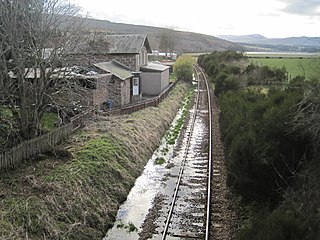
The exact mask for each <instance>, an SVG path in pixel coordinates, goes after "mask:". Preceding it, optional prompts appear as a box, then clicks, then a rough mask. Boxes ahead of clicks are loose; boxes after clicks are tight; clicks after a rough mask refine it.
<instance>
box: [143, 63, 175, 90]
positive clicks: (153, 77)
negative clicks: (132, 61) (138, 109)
mask: <svg viewBox="0 0 320 240" xmlns="http://www.w3.org/2000/svg"><path fill="white" fill-rule="evenodd" d="M169 68H170V67H168V66H164V65H162V64H158V63H149V64H148V65H146V66H142V67H141V68H140V70H141V90H142V94H143V95H150V96H155V95H159V94H160V93H161V92H162V91H164V90H165V89H166V88H168V87H169V85H170V80H169V75H170V73H169Z"/></svg>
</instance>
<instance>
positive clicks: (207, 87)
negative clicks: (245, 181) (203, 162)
mask: <svg viewBox="0 0 320 240" xmlns="http://www.w3.org/2000/svg"><path fill="white" fill-rule="evenodd" d="M194 69H195V70H196V74H197V77H198V88H197V96H196V102H195V107H194V109H195V113H194V115H193V118H192V123H191V127H190V134H189V136H188V140H187V144H186V151H185V153H184V156H183V161H182V163H181V168H180V171H179V177H178V180H177V184H176V188H175V192H174V195H173V199H172V202H171V206H170V210H169V213H168V217H167V220H166V224H165V227H164V230H163V234H162V240H165V239H166V236H167V233H168V229H169V224H170V221H171V217H172V214H173V211H174V206H175V203H176V199H177V196H178V192H179V186H180V182H181V178H182V174H183V171H184V167H185V163H186V159H187V155H188V152H189V147H190V141H191V135H192V132H193V129H194V125H195V121H196V117H197V111H198V108H199V99H200V81H199V80H200V75H202V79H203V81H204V82H205V86H206V90H207V97H208V114H209V119H208V124H209V149H208V181H207V187H208V192H207V208H206V229H205V239H206V240H209V235H210V234H209V233H210V201H211V175H212V161H211V159H212V111H211V94H210V88H209V84H208V80H207V78H206V75H205V73H204V72H203V70H202V69H201V68H200V67H199V66H198V65H194Z"/></svg>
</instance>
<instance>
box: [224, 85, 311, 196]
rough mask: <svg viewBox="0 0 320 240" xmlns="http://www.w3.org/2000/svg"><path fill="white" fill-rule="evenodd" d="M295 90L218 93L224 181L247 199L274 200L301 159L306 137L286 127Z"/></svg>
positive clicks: (295, 96)
mask: <svg viewBox="0 0 320 240" xmlns="http://www.w3.org/2000/svg"><path fill="white" fill-rule="evenodd" d="M300 99H301V96H300V95H299V94H297V93H296V92H287V91H283V90H279V89H271V90H269V93H268V94H267V95H266V94H262V93H260V92H258V91H256V90H251V91H248V90H243V91H239V92H229V93H227V94H223V95H221V97H220V98H219V100H220V106H221V120H220V121H221V132H222V139H223V142H224V145H225V152H226V166H227V169H228V175H229V176H228V177H229V178H228V182H229V184H231V185H232V186H233V187H234V188H235V190H236V191H237V192H238V193H239V194H240V195H242V196H243V197H244V198H245V199H246V200H249V201H271V202H277V200H278V199H279V197H280V196H281V194H279V192H281V190H283V189H285V188H286V187H287V186H288V183H289V179H290V177H292V175H293V174H294V170H296V169H297V167H298V166H299V163H300V162H301V160H302V158H303V156H304V154H305V152H306V148H307V146H308V141H307V140H306V139H305V138H304V137H302V136H300V135H299V134H297V133H295V132H291V133H290V132H289V126H288V125H287V123H288V122H290V118H291V116H290V114H291V113H292V112H293V106H295V105H296V104H297V103H298V102H299V101H300Z"/></svg>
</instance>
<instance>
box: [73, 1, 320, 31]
mask: <svg viewBox="0 0 320 240" xmlns="http://www.w3.org/2000/svg"><path fill="white" fill-rule="evenodd" d="M72 1H73V2H74V3H75V4H77V5H78V6H80V7H81V8H82V12H83V14H84V15H88V16H90V17H93V18H97V19H105V20H109V21H112V22H118V23H130V24H139V25H148V26H156V27H174V28H175V29H177V30H184V31H191V32H198V33H204V34H209V35H214V36H216V35H222V34H230V35H245V34H262V35H264V36H266V37H292V36H295V37H298V36H309V37H316V36H317V37H320V0H197V1H191V2H189V1H186V0H161V1H160V0H158V1H156V0H112V1H111V0H107V1H104V0H72ZM191 3H192V4H191Z"/></svg>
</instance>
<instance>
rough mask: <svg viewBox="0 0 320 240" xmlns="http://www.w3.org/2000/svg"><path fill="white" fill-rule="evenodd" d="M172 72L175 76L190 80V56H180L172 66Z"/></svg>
mask: <svg viewBox="0 0 320 240" xmlns="http://www.w3.org/2000/svg"><path fill="white" fill-rule="evenodd" d="M173 72H174V74H175V75H176V76H177V78H179V79H182V80H185V81H190V82H191V81H192V74H193V63H192V58H191V57H190V56H181V57H179V58H178V59H177V61H176V63H175V64H174V66H173Z"/></svg>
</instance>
